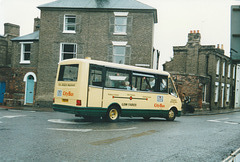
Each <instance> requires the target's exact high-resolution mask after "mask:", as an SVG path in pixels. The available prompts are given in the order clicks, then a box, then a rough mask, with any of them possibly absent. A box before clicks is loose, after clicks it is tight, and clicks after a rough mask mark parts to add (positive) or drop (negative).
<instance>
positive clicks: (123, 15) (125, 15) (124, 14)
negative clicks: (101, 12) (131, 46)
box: [113, 12, 128, 35]
mask: <svg viewBox="0 0 240 162" xmlns="http://www.w3.org/2000/svg"><path fill="white" fill-rule="evenodd" d="M114 16H115V17H114V32H113V34H114V35H127V28H128V12H114ZM117 18H125V19H126V20H125V21H126V24H117V20H116V19H117ZM118 26H121V27H125V28H124V29H125V31H120V32H119V31H117V30H116V28H117V27H118Z"/></svg>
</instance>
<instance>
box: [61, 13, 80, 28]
mask: <svg viewBox="0 0 240 162" xmlns="http://www.w3.org/2000/svg"><path fill="white" fill-rule="evenodd" d="M66 16H74V17H75V30H65V25H66V21H65V20H66ZM76 20H77V16H76V15H74V14H65V15H64V20H63V33H76V28H77V25H76Z"/></svg>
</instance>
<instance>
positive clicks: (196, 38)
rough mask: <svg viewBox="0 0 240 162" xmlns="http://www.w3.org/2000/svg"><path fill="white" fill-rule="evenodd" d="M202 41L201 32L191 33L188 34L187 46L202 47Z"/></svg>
mask: <svg viewBox="0 0 240 162" xmlns="http://www.w3.org/2000/svg"><path fill="white" fill-rule="evenodd" d="M200 40H201V34H200V33H199V30H197V31H196V30H194V31H190V33H188V42H187V45H190V46H195V45H200Z"/></svg>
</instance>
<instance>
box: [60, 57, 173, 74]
mask: <svg viewBox="0 0 240 162" xmlns="http://www.w3.org/2000/svg"><path fill="white" fill-rule="evenodd" d="M80 62H85V63H89V64H95V65H100V66H104V67H111V68H117V69H123V70H132V71H137V72H146V73H152V74H161V75H167V76H168V75H170V74H169V73H168V72H166V71H160V70H154V69H149V68H143V67H137V66H131V65H124V64H117V63H112V62H105V61H99V60H91V59H76V58H74V59H67V60H63V61H61V62H60V63H59V64H60V65H62V64H79V63H80Z"/></svg>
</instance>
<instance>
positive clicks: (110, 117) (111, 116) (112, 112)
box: [106, 106, 120, 121]
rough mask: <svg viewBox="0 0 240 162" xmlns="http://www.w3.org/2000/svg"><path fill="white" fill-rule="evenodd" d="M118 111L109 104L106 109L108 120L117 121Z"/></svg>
mask: <svg viewBox="0 0 240 162" xmlns="http://www.w3.org/2000/svg"><path fill="white" fill-rule="evenodd" d="M119 115H120V111H119V108H117V107H116V106H111V107H110V108H109V109H108V111H107V116H106V117H107V120H108V121H117V120H118V119H119Z"/></svg>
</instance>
